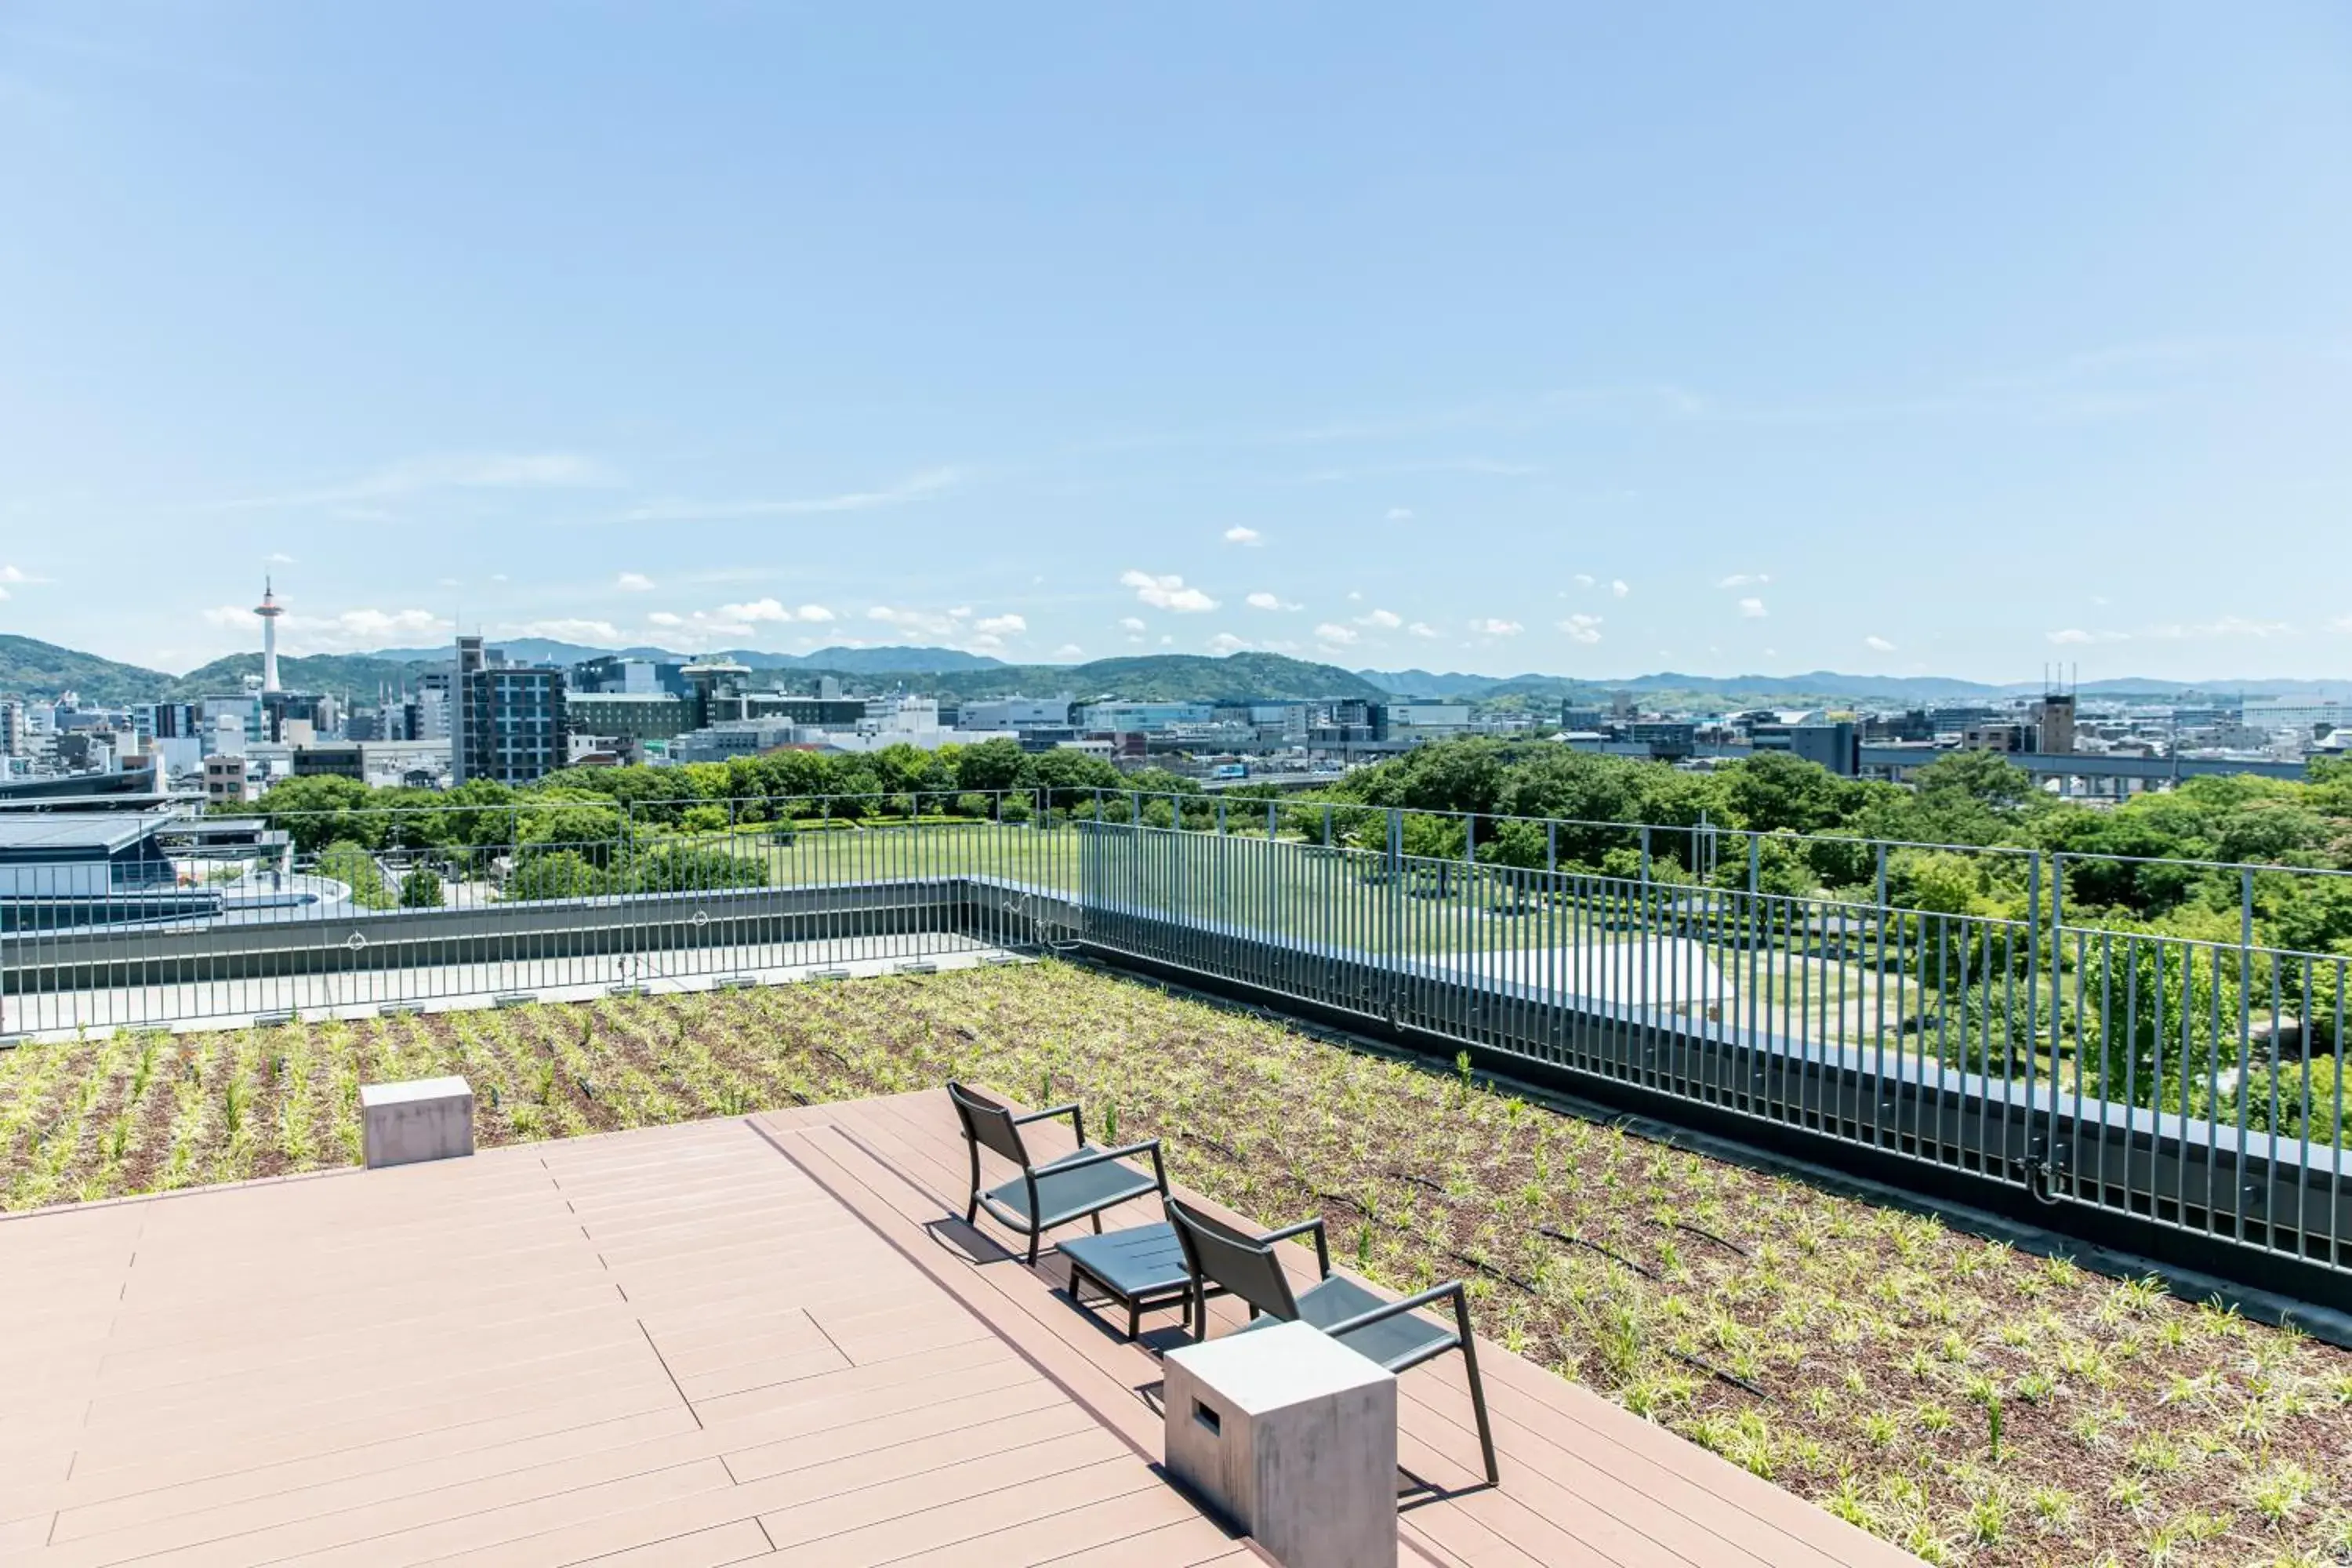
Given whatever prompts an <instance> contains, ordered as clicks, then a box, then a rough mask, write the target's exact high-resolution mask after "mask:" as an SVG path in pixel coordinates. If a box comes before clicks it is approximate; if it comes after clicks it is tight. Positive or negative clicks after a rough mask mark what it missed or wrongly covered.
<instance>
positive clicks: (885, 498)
mask: <svg viewBox="0 0 2352 1568" xmlns="http://www.w3.org/2000/svg"><path fill="white" fill-rule="evenodd" d="M963 479H964V474H963V470H961V468H926V469H924V470H923V471H922V472H921V473H918V474H910V475H908V477H907V478H905V479H899V480H898V481H897V482H895V483H893V484H887V485H884V486H883V487H882V488H881V489H871V490H849V491H846V492H845V493H843V494H841V495H830V496H803V497H796V498H793V499H790V500H739V501H695V500H676V499H673V500H656V501H648V502H647V503H646V504H645V505H644V506H641V507H636V508H634V509H632V510H628V511H625V512H623V513H621V514H620V515H619V516H618V517H616V518H614V520H613V521H616V522H689V521H697V520H698V519H703V518H730V517H810V516H816V515H820V514H823V513H826V512H836V511H871V510H875V509H876V508H877V507H886V506H899V505H903V504H904V503H906V502H908V501H912V500H921V499H922V498H924V497H925V496H929V495H936V494H938V493H939V492H940V491H941V490H946V489H954V488H955V487H956V486H957V485H959V484H961V483H962V482H963Z"/></svg>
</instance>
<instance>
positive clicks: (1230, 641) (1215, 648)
mask: <svg viewBox="0 0 2352 1568" xmlns="http://www.w3.org/2000/svg"><path fill="white" fill-rule="evenodd" d="M1249 646H1250V645H1249V639H1248V638H1247V637H1235V636H1234V634H1233V633H1231V632H1219V633H1218V634H1217V635H1216V636H1215V637H1211V638H1210V639H1209V643H1208V647H1209V651H1210V652H1211V653H1213V654H1215V655H1217V656H1218V657H1219V658H1223V657H1224V656H1225V655H1226V654H1229V653H1239V652H1241V651H1242V650H1243V649H1244V648H1245V647H1249Z"/></svg>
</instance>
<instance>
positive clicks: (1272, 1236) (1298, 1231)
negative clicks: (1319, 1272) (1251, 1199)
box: [1258, 1215, 1331, 1279]
mask: <svg viewBox="0 0 2352 1568" xmlns="http://www.w3.org/2000/svg"><path fill="white" fill-rule="evenodd" d="M1310 1230H1311V1231H1313V1232H1314V1233H1315V1260H1316V1261H1317V1262H1318V1263H1320V1264H1321V1265H1322V1266H1323V1278H1324V1279H1329V1278H1331V1244H1330V1243H1329V1242H1328V1241H1327V1240H1326V1239H1325V1238H1324V1234H1323V1216H1322V1215H1316V1216H1315V1217H1314V1218H1313V1219H1302V1220H1300V1221H1299V1222H1298V1223H1297V1225H1286V1226H1283V1227H1282V1228H1281V1229H1280V1230H1269V1231H1267V1232H1266V1233H1265V1235H1264V1236H1261V1237H1258V1239H1259V1240H1260V1241H1262V1242H1265V1243H1266V1244H1267V1245H1268V1246H1271V1245H1273V1244H1274V1243H1275V1242H1277V1241H1288V1240H1289V1239H1290V1238H1291V1237H1294V1236H1305V1235H1306V1234H1307V1232H1308V1231H1310Z"/></svg>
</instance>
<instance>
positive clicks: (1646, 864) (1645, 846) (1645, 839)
mask: <svg viewBox="0 0 2352 1568" xmlns="http://www.w3.org/2000/svg"><path fill="white" fill-rule="evenodd" d="M1649 885H1650V825H1649V824H1648V823H1646V822H1645V823H1643V824H1642V886H1643V887H1645V888H1646V887H1648V886H1649Z"/></svg>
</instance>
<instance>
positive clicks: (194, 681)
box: [139, 653, 448, 706]
mask: <svg viewBox="0 0 2352 1568" xmlns="http://www.w3.org/2000/svg"><path fill="white" fill-rule="evenodd" d="M437 662H440V663H443V664H446V663H447V662H448V661H447V660H446V659H442V660H439V661H437ZM429 668H432V665H431V664H403V663H396V662H394V661H393V660H391V659H383V658H372V657H370V656H368V655H366V654H359V653H340V654H339V653H321V654H313V655H311V656H310V658H282V657H281V658H279V659H278V683H279V684H280V685H282V686H284V687H285V688H286V689H288V690H289V691H322V692H329V693H331V694H332V695H334V696H336V697H349V698H351V699H352V700H353V701H355V702H363V703H366V704H368V705H370V706H373V704H374V702H375V694H376V690H377V689H378V688H379V687H389V688H391V689H394V690H398V689H400V688H401V687H403V686H407V687H410V688H412V689H413V688H414V687H415V684H416V678H417V676H418V675H420V674H421V673H423V672H424V671H425V670H426V669H429ZM260 673H261V656H260V655H259V654H257V653H233V654H230V655H229V656H228V657H227V658H216V659H215V660H213V661H212V662H211V663H210V664H207V665H202V666H199V667H198V668H194V669H192V670H190V671H188V673H187V674H185V675H183V676H179V677H176V678H174V677H172V676H168V675H166V676H158V677H156V678H155V679H157V680H159V681H161V682H162V683H163V684H162V686H161V688H160V689H157V690H156V691H154V692H152V694H151V696H152V699H153V700H162V701H167V702H193V701H194V700H196V699H197V698H199V697H205V696H211V697H218V696H221V695H223V694H225V693H228V692H235V691H240V690H243V689H244V685H245V678H246V677H247V676H248V675H251V676H258V675H259V674H260ZM139 700H142V701H144V700H149V699H148V698H142V699H139Z"/></svg>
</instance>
